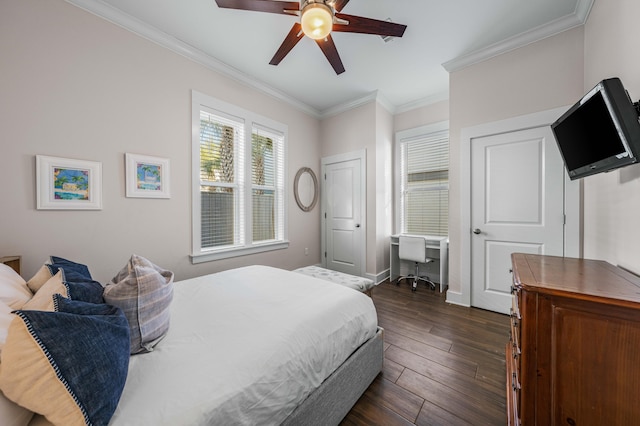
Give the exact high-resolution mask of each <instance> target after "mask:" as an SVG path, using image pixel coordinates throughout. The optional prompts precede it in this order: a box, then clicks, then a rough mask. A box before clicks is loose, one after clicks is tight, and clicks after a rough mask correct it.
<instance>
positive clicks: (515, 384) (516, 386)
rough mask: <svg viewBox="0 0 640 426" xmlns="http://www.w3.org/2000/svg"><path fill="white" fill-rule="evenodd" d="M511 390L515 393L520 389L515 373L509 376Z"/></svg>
mask: <svg viewBox="0 0 640 426" xmlns="http://www.w3.org/2000/svg"><path fill="white" fill-rule="evenodd" d="M511 388H512V389H513V390H514V391H515V390H518V389H520V385H519V384H518V379H517V376H516V373H512V374H511Z"/></svg>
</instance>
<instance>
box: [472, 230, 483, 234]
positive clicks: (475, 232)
mask: <svg viewBox="0 0 640 426" xmlns="http://www.w3.org/2000/svg"><path fill="white" fill-rule="evenodd" d="M473 233H474V234H476V235H478V234H480V233H482V231H481V230H480V228H476V229H474V230H473Z"/></svg>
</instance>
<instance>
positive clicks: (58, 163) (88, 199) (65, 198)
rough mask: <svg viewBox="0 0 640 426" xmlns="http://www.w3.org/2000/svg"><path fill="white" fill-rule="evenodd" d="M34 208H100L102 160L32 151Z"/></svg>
mask: <svg viewBox="0 0 640 426" xmlns="http://www.w3.org/2000/svg"><path fill="white" fill-rule="evenodd" d="M36 199H37V201H36V204H37V205H36V207H37V209H38V210H102V163H99V162H96V161H85V160H74V159H70V158H59V157H49V156H45V155H36Z"/></svg>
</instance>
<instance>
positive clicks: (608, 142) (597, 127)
mask: <svg viewBox="0 0 640 426" xmlns="http://www.w3.org/2000/svg"><path fill="white" fill-rule="evenodd" d="M638 118H639V117H638V103H635V104H634V103H633V102H632V101H631V98H630V97H629V94H628V93H627V91H626V90H625V88H624V86H623V85H622V82H621V81H620V79H618V78H610V79H606V80H602V81H601V82H600V83H598V84H597V85H596V87H594V88H593V89H591V90H590V91H589V92H588V93H587V94H586V95H584V97H583V98H582V99H580V100H579V101H578V102H577V103H576V104H575V105H573V106H572V107H571V108H569V110H568V111H567V112H565V113H564V114H563V115H562V116H561V117H560V118H558V119H557V120H556V121H555V122H554V123H553V124H552V125H551V129H552V130H553V134H554V136H555V138H556V142H557V143H558V147H559V148H560V153H561V154H562V158H563V160H564V164H565V166H566V168H567V172H568V174H569V178H570V179H571V180H575V179H580V178H583V177H585V176H589V175H593V174H596V173H600V172H608V171H610V170H614V169H617V168H620V167H624V166H627V165H629V164H633V163H637V162H638V161H640V122H639V121H638Z"/></svg>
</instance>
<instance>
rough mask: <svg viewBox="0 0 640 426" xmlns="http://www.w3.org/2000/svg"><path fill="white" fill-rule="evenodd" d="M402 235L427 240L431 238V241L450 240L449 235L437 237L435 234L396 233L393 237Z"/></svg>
mask: <svg viewBox="0 0 640 426" xmlns="http://www.w3.org/2000/svg"><path fill="white" fill-rule="evenodd" d="M400 235H408V236H411V237H423V238H424V239H425V240H429V241H446V242H447V243H448V242H449V237H437V236H435V235H418V234H395V235H392V236H391V238H396V239H397V238H398V237H400Z"/></svg>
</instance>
